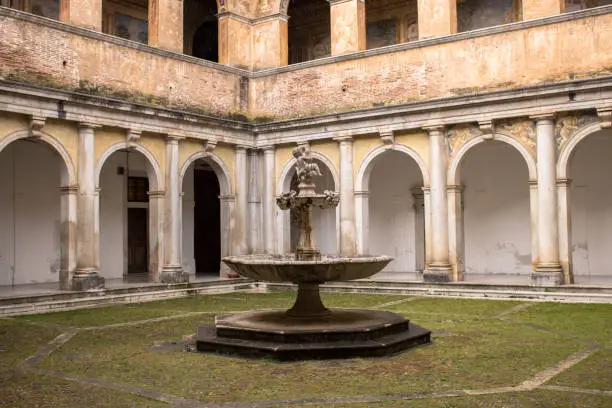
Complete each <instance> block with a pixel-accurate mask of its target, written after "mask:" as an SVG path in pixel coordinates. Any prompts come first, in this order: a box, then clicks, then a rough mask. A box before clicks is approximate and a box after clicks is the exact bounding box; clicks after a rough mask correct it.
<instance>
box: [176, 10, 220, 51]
mask: <svg viewBox="0 0 612 408" xmlns="http://www.w3.org/2000/svg"><path fill="white" fill-rule="evenodd" d="M183 13H184V16H183V41H184V53H185V54H187V55H192V56H194V57H197V58H201V59H205V60H208V61H213V62H218V61H219V24H218V21H217V1H216V0H204V1H198V0H185V3H184V5H183Z"/></svg>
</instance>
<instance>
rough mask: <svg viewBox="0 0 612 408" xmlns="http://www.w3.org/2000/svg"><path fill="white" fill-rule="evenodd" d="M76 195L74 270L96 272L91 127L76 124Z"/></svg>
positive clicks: (92, 133)
mask: <svg viewBox="0 0 612 408" xmlns="http://www.w3.org/2000/svg"><path fill="white" fill-rule="evenodd" d="M78 157H79V160H78V169H77V171H78V179H79V195H78V201H77V212H78V214H77V273H97V267H96V259H97V258H98V255H97V251H98V249H99V248H96V242H98V240H97V239H96V237H95V229H96V228H95V227H96V219H95V217H96V179H95V159H94V126H93V125H88V124H81V125H80V126H79V146H78Z"/></svg>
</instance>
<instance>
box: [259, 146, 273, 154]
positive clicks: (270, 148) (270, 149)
mask: <svg viewBox="0 0 612 408" xmlns="http://www.w3.org/2000/svg"><path fill="white" fill-rule="evenodd" d="M260 149H261V150H263V151H264V153H273V152H274V151H275V150H276V146H275V145H265V146H261V147H260Z"/></svg>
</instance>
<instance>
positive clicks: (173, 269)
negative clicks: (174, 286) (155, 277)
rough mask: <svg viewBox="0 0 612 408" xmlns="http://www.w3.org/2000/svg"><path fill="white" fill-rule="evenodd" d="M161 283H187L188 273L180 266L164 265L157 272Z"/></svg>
mask: <svg viewBox="0 0 612 408" xmlns="http://www.w3.org/2000/svg"><path fill="white" fill-rule="evenodd" d="M159 281H160V282H161V283H188V282H189V274H188V273H186V272H185V271H184V270H183V268H182V267H180V266H164V267H163V268H162V270H161V272H160V273H159Z"/></svg>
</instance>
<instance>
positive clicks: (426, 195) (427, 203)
mask: <svg viewBox="0 0 612 408" xmlns="http://www.w3.org/2000/svg"><path fill="white" fill-rule="evenodd" d="M423 210H424V212H425V270H427V268H429V265H430V264H431V189H430V188H429V186H427V187H423Z"/></svg>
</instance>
